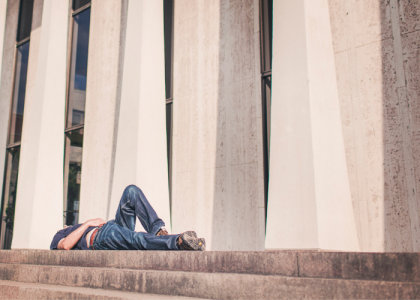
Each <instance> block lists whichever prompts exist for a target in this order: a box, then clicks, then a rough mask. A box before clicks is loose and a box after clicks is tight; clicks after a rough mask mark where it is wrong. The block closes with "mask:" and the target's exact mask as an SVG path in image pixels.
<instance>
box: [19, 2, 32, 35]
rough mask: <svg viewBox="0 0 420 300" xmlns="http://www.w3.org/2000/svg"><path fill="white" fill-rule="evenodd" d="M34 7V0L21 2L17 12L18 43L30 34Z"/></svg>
mask: <svg viewBox="0 0 420 300" xmlns="http://www.w3.org/2000/svg"><path fill="white" fill-rule="evenodd" d="M33 7H34V0H21V2H20V12H19V25H18V34H17V41H18V42H20V41H22V40H24V39H26V38H27V37H29V35H30V34H31V28H32V10H33Z"/></svg>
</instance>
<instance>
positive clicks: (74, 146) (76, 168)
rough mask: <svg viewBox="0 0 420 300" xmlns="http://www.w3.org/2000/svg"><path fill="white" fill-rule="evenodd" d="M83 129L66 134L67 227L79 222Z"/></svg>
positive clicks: (65, 205) (65, 201) (65, 202)
mask: <svg viewBox="0 0 420 300" xmlns="http://www.w3.org/2000/svg"><path fill="white" fill-rule="evenodd" d="M82 152H83V129H79V130H74V131H71V132H68V133H66V155H65V165H64V183H65V191H67V193H65V199H64V207H65V211H64V217H65V224H66V225H75V224H77V223H78V220H79V203H80V183H81V180H82Z"/></svg>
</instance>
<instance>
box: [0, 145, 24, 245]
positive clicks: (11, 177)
mask: <svg viewBox="0 0 420 300" xmlns="http://www.w3.org/2000/svg"><path fill="white" fill-rule="evenodd" d="M19 153H20V147H15V148H12V149H8V151H7V154H6V169H5V170H6V171H5V178H4V179H5V180H4V186H3V187H4V190H3V195H2V205H1V225H0V231H1V234H0V236H1V245H0V246H1V249H10V248H11V246H12V237H13V224H14V218H15V205H16V191H17V180H18V171H19Z"/></svg>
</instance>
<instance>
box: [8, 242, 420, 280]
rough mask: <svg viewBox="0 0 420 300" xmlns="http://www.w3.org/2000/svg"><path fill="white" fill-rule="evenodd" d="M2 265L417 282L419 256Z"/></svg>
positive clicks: (99, 255) (283, 255)
mask: <svg viewBox="0 0 420 300" xmlns="http://www.w3.org/2000/svg"><path fill="white" fill-rule="evenodd" d="M0 263H17V264H21V265H24V264H35V265H55V266H81V267H98V268H102V267H108V268H119V269H132V270H161V271H186V272H203V273H241V274H256V275H283V276H290V277H308V278H337V279H359V280H378V281H381V280H383V281H398V282H420V253H356V252H316V251H259V252H258V251H254V252H252V251H251V252H246V251H232V252H228V251H198V252H194V251H64V250H62V251H61V250H57V251H51V250H0Z"/></svg>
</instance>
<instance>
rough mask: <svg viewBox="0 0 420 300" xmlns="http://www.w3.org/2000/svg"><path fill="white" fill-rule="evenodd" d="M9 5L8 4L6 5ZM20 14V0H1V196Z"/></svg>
mask: <svg viewBox="0 0 420 300" xmlns="http://www.w3.org/2000/svg"><path fill="white" fill-rule="evenodd" d="M5 5H7V6H5ZM18 15H19V3H18V1H7V0H1V1H0V51H1V52H0V54H1V56H0V57H1V58H2V60H1V66H0V186H1V187H2V188H1V189H0V192H1V194H0V197H1V195H3V182H4V180H3V176H4V164H5V157H6V144H7V130H8V127H9V113H10V103H11V99H12V89H13V74H14V73H13V66H14V64H13V61H14V59H13V58H14V56H15V48H16V47H15V45H16V30H17V23H18Z"/></svg>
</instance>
